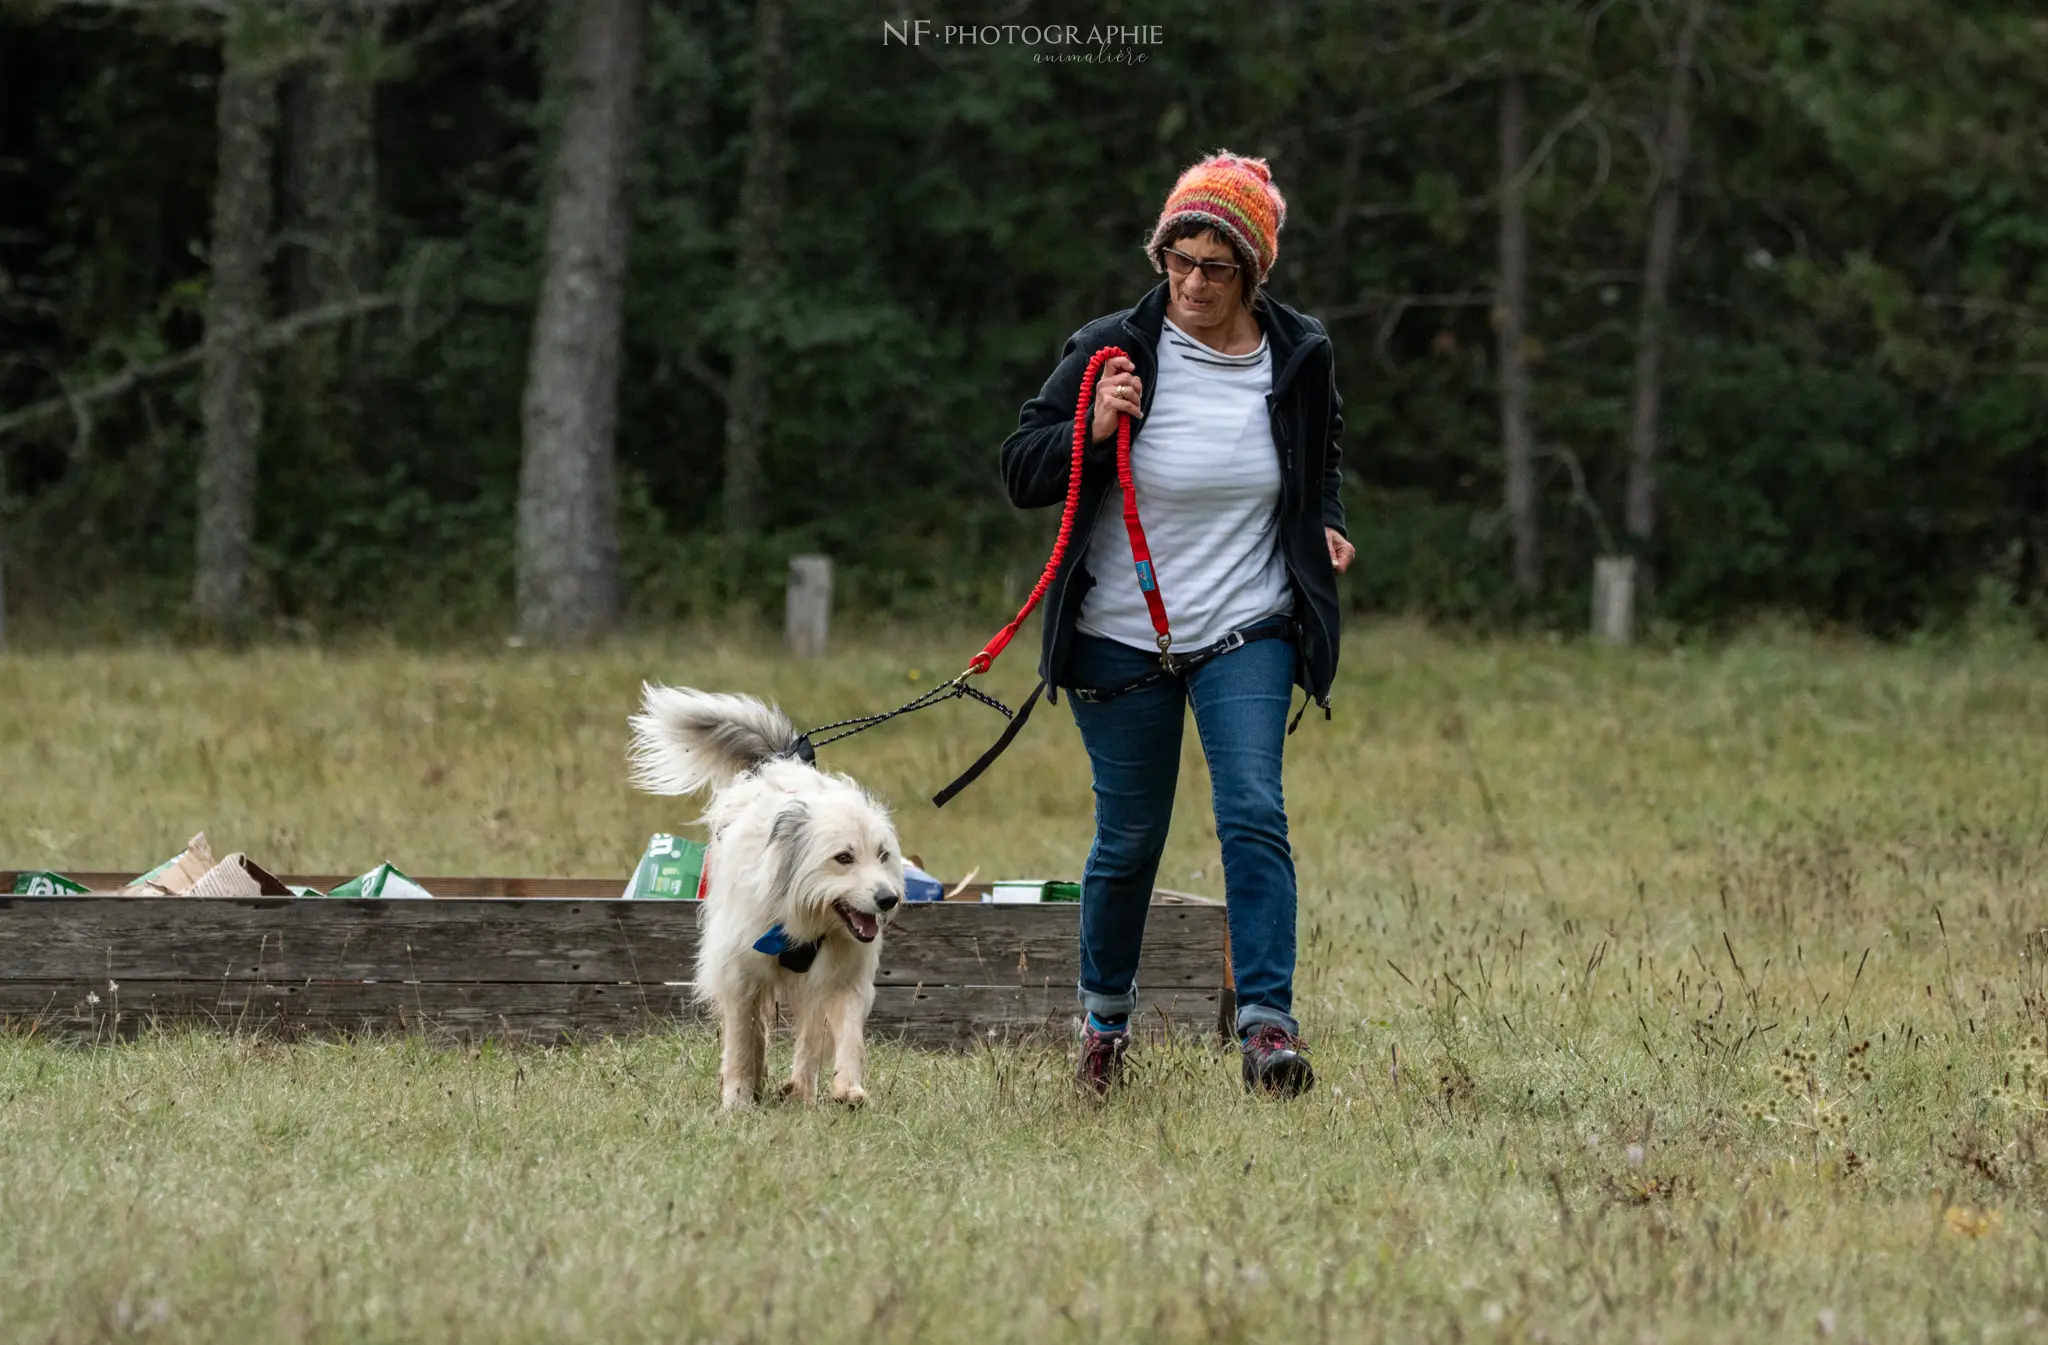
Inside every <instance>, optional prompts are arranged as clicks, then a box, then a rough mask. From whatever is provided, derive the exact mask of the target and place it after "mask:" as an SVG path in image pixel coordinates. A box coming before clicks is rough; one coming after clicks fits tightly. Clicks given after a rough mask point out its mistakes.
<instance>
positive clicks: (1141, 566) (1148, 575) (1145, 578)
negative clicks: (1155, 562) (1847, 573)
mask: <svg viewBox="0 0 2048 1345" xmlns="http://www.w3.org/2000/svg"><path fill="white" fill-rule="evenodd" d="M1156 587H1158V585H1156V584H1154V583H1153V582H1152V562H1151V561H1149V560H1141V561H1139V562H1138V588H1139V589H1140V590H1141V591H1143V592H1146V593H1150V592H1151V591H1152V590H1153V589H1154V588H1156Z"/></svg>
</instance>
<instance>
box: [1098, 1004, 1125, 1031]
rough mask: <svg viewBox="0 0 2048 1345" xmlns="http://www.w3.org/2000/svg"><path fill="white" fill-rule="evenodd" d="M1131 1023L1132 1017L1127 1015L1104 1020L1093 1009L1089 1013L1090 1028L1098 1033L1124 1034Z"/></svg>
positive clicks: (1123, 1014) (1122, 1014) (1118, 1015)
mask: <svg viewBox="0 0 2048 1345" xmlns="http://www.w3.org/2000/svg"><path fill="white" fill-rule="evenodd" d="M1130 1021H1131V1016H1130V1015H1129V1014H1127V1013H1120V1014H1117V1015H1116V1016H1114V1017H1112V1018H1104V1017H1103V1016H1102V1015H1100V1014H1098V1013H1096V1012H1095V1010H1093V1009H1090V1010H1089V1011H1088V1026H1089V1027H1092V1028H1094V1029H1095V1030H1096V1031H1097V1032H1122V1031H1123V1030H1124V1028H1125V1026H1126V1025H1127V1024H1128V1023H1129V1022H1130Z"/></svg>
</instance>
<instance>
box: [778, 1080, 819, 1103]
mask: <svg viewBox="0 0 2048 1345" xmlns="http://www.w3.org/2000/svg"><path fill="white" fill-rule="evenodd" d="M776 1096H778V1097H780V1098H781V1099H782V1100H783V1101H784V1102H816V1101H817V1100H818V1089H817V1085H815V1084H806V1083H804V1082H803V1081H802V1080H800V1079H789V1080H786V1081H784V1083H783V1085H782V1088H781V1091H780V1092H778V1093H777V1094H776Z"/></svg>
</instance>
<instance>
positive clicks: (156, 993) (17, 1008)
mask: <svg viewBox="0 0 2048 1345" xmlns="http://www.w3.org/2000/svg"><path fill="white" fill-rule="evenodd" d="M1227 994H1228V992H1227V991H1207V992H1204V991H1187V990H1177V991H1163V992H1159V993H1151V992H1146V993H1145V994H1144V995H1143V1000H1142V1003H1141V1005H1140V1008H1139V1012H1138V1013H1137V1014H1136V1015H1135V1016H1134V1018H1133V1022H1134V1024H1135V1025H1136V1026H1137V1028H1138V1029H1139V1031H1141V1032H1144V1033H1150V1034H1157V1033H1160V1032H1165V1031H1177V1032H1188V1033H1203V1032H1208V1031H1211V1030H1213V1029H1214V1027H1215V1026H1216V1023H1217V1018H1218V1014H1219V1007H1220V1003H1221V999H1222V997H1223V996H1226V995H1227ZM1078 1013H1079V1010H1078V1008H1077V1006H1076V1004H1075V999H1074V992H1073V990H1072V988H1071V987H1063V988H1055V987H1014V986H1013V987H994V986H985V987H954V986H930V987H920V986H881V987H877V989H876V992H875V1007H874V1011H873V1013H872V1014H871V1015H870V1017H869V1019H868V1030H869V1032H870V1034H871V1035H873V1036H875V1037H877V1038H901V1039H904V1040H908V1041H910V1042H912V1043H915V1044H920V1045H953V1046H963V1045H971V1044H974V1043H976V1042H983V1041H1014V1040H1018V1039H1021V1038H1024V1037H1030V1036H1035V1035H1045V1036H1050V1037H1056V1038H1065V1037H1068V1036H1071V1035H1072V1034H1073V1032H1074V1031H1075V1027H1074V1020H1075V1018H1076V1017H1077V1015H1078ZM703 1021H705V1013H704V1010H703V1008H702V1007H701V1006H698V1005H695V1004H693V1003H691V1002H690V1000H689V987H687V986H671V985H634V986H603V985H575V984H560V983H557V984H505V983H471V984H461V985H451V984H444V983H425V984H415V985H404V984H390V983H383V982H379V983H362V982H353V983H352V982H328V981H306V982H295V983H280V982H275V981H253V982H252V981H213V982H206V981H127V982H120V981H116V982H113V983H112V984H111V986H110V984H109V983H108V982H106V981H103V980H97V979H93V980H84V979H77V978H73V979H67V980H60V981H0V1029H4V1030H7V1031H12V1032H20V1033H35V1034H42V1035H50V1036H58V1037H63V1038H67V1039H76V1038H85V1039H98V1040H117V1039H121V1038H126V1037H133V1036H135V1035H136V1034H137V1033H139V1032H141V1031H143V1030H144V1029H146V1028H148V1027H150V1026H160V1027H179V1026H193V1025H197V1026H204V1027H208V1028H212V1029H216V1030H222V1031H230V1032H246V1033H251V1034H260V1035H265V1036H278V1037H287V1038H289V1037H297V1036H325V1035H333V1034H337V1033H346V1032H394V1031H395V1032H418V1033H421V1034H422V1035H424V1036H426V1037H428V1038H429V1039H431V1040H436V1041H478V1040H482V1039H486V1038H489V1039H493V1040H498V1041H504V1042H508V1043H557V1042H567V1041H579V1040H590V1039H593V1038H597V1037H603V1036H609V1035H622V1034H626V1033H635V1032H645V1031H654V1030H660V1029H663V1028H665V1027H671V1026H674V1025H676V1024H679V1023H688V1022H703Z"/></svg>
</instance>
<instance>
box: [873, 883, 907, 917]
mask: <svg viewBox="0 0 2048 1345" xmlns="http://www.w3.org/2000/svg"><path fill="white" fill-rule="evenodd" d="M901 900H903V898H902V897H900V896H898V895H897V894H896V893H894V892H892V891H890V890H889V889H888V888H886V887H878V888H876V889H875V909H876V910H881V911H893V910H895V909H896V903H897V902H899V901H901Z"/></svg>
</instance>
